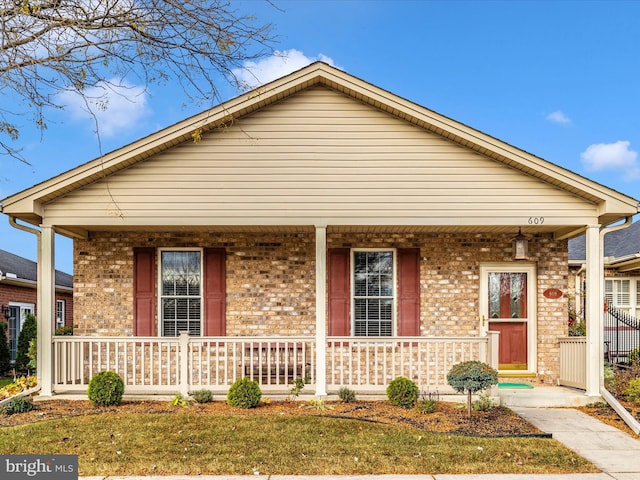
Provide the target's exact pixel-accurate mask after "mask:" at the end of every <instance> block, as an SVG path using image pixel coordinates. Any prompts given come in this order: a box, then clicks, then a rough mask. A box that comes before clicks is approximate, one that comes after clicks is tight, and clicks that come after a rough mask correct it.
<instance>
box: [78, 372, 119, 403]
mask: <svg viewBox="0 0 640 480" xmlns="http://www.w3.org/2000/svg"><path fill="white" fill-rule="evenodd" d="M87 394H88V395H89V400H91V403H93V404H94V405H100V406H103V407H106V406H109V405H120V402H121V401H122V395H123V394H124V382H123V381H122V378H121V377H120V375H118V374H117V373H116V372H100V373H98V374H96V375H94V376H93V378H92V379H91V380H90V381H89V389H88V390H87Z"/></svg>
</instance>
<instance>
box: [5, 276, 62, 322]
mask: <svg viewBox="0 0 640 480" xmlns="http://www.w3.org/2000/svg"><path fill="white" fill-rule="evenodd" d="M36 296H37V292H36V289H35V288H29V287H20V286H17V285H9V284H6V283H1V284H0V305H9V304H10V303H12V302H15V303H30V304H33V306H34V309H35V312H36V316H37V314H38V311H37V305H36V300H37V299H36ZM56 300H65V324H66V325H69V326H71V325H72V324H73V295H72V294H71V293H62V292H56ZM0 320H4V317H2V318H0Z"/></svg>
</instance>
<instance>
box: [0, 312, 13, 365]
mask: <svg viewBox="0 0 640 480" xmlns="http://www.w3.org/2000/svg"><path fill="white" fill-rule="evenodd" d="M9 368H11V353H10V352H9V342H8V341H7V324H6V323H4V322H2V321H0V376H2V375H4V374H5V373H6V372H7V371H8V370H9Z"/></svg>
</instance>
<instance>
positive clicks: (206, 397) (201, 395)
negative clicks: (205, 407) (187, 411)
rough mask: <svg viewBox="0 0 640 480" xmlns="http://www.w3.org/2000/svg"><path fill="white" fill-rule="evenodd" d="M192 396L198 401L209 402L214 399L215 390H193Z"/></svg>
mask: <svg viewBox="0 0 640 480" xmlns="http://www.w3.org/2000/svg"><path fill="white" fill-rule="evenodd" d="M191 397H192V398H193V399H194V400H195V401H196V402H197V403H209V402H211V401H213V392H212V391H211V390H196V391H195V392H191Z"/></svg>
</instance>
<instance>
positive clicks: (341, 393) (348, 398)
mask: <svg viewBox="0 0 640 480" xmlns="http://www.w3.org/2000/svg"><path fill="white" fill-rule="evenodd" d="M338 398H339V399H340V400H342V401H343V402H344V403H350V402H355V400H356V392H354V391H353V390H351V389H350V388H349V387H340V388H339V389H338Z"/></svg>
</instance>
